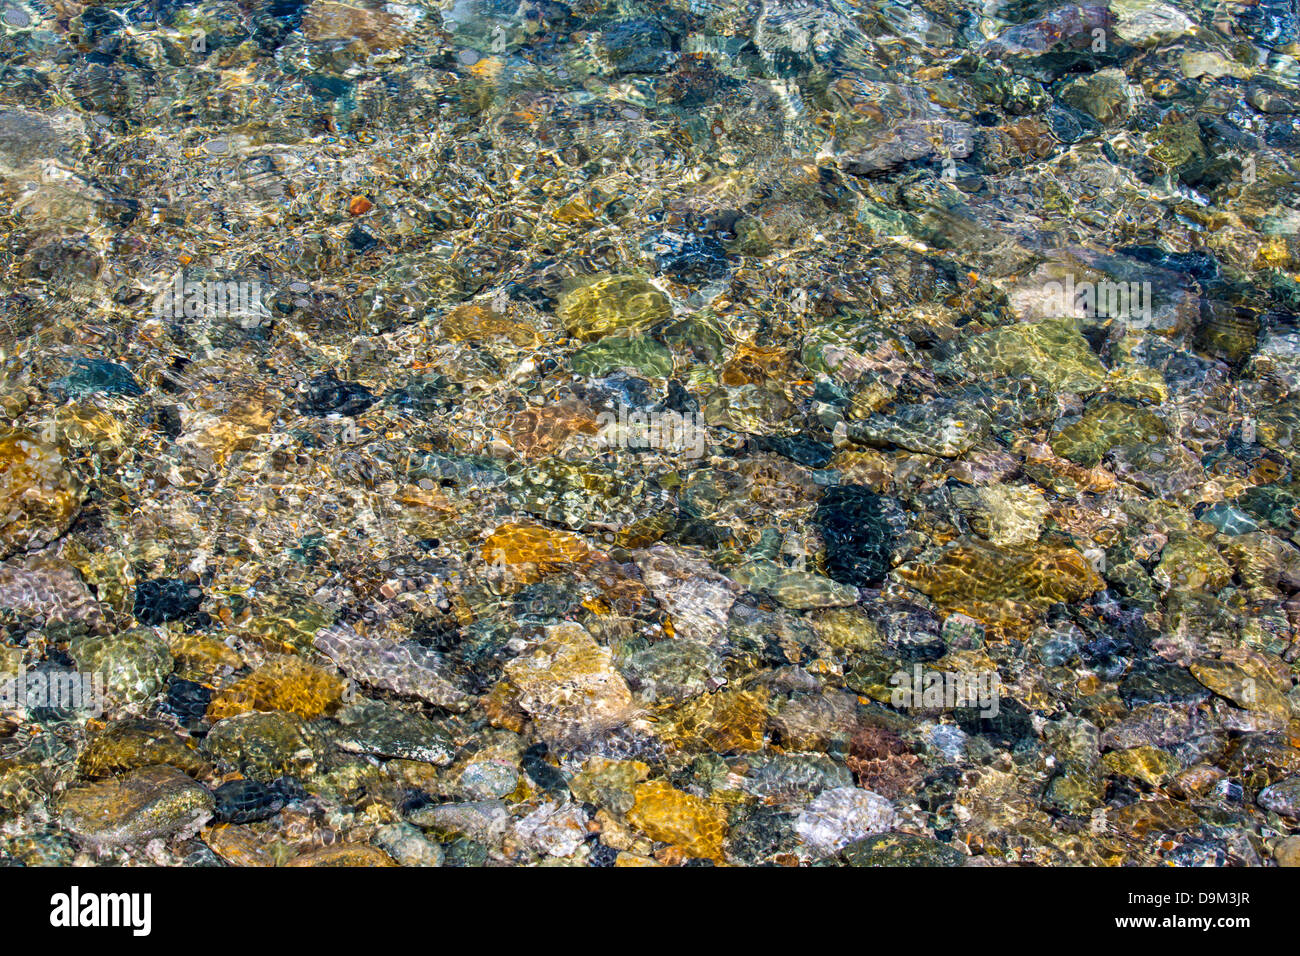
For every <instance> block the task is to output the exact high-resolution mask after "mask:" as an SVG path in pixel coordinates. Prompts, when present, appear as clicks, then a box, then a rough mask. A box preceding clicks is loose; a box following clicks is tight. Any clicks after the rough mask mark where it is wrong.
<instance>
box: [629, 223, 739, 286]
mask: <svg viewBox="0 0 1300 956" xmlns="http://www.w3.org/2000/svg"><path fill="white" fill-rule="evenodd" d="M642 246H643V248H645V250H646V251H647V252H651V253H653V254H654V257H655V267H656V268H657V269H658V270H659V271H660V272H662V273H667V274H668V275H673V276H676V277H677V278H679V279H683V280H692V279H693V280H707V279H720V278H722V277H723V276H725V275H726V274H727V273H728V272H729V271H730V270H731V266H730V264H729V263H728V262H727V250H726V249H725V248H724V247H723V245H722V243H721V242H719V241H718V240H717V239H715V238H713V237H712V236H700V235H696V234H695V233H692V232H675V231H665V232H657V233H655V234H654V235H651V236H647V237H646V239H645V242H644V243H643V244H642Z"/></svg>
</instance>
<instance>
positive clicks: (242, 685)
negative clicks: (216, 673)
mask: <svg viewBox="0 0 1300 956" xmlns="http://www.w3.org/2000/svg"><path fill="white" fill-rule="evenodd" d="M347 686H348V685H347V681H346V680H344V679H343V678H342V677H339V676H338V675H337V674H333V673H331V672H330V671H327V670H325V669H324V668H322V667H317V666H315V665H314V664H308V663H307V662H306V661H303V660H300V659H299V658H297V657H281V658H279V659H277V660H274V661H271V662H270V663H268V664H263V665H262V666H261V667H259V668H257V669H256V670H255V671H253V673H251V674H249V675H248V676H247V677H245V678H243V679H242V680H239V681H236V682H235V683H234V684H231V685H230V686H229V687H226V688H223V689H222V690H220V691H218V692H217V693H216V694H214V695H213V697H212V702H211V703H210V704H208V719H209V720H211V721H218V720H222V719H224V718H226V717H234V716H235V715H237V714H246V713H248V712H250V711H255V710H257V711H268V710H283V711H288V712H289V713H292V714H297V715H298V716H299V717H304V718H307V719H309V720H310V719H312V718H315V717H320V716H322V715H324V714H332V713H333V712H334V711H335V710H337V709H338V707H339V704H340V703H342V701H343V693H344V691H345V690H347Z"/></svg>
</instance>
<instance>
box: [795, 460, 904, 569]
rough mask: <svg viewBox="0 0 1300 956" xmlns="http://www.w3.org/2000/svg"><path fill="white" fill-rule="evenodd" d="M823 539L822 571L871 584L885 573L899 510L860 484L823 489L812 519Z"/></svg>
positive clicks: (897, 526)
mask: <svg viewBox="0 0 1300 956" xmlns="http://www.w3.org/2000/svg"><path fill="white" fill-rule="evenodd" d="M813 520H815V521H816V522H817V526H818V528H820V529H821V534H822V540H823V541H824V542H825V543H826V573H827V574H828V575H829V576H830V577H831V579H832V580H835V581H838V582H840V583H841V584H852V585H854V586H855V587H872V586H873V585H876V584H879V583H880V582H881V581H883V580H884V578H885V575H887V574H888V573H889V569H890V559H891V558H892V557H893V553H894V543H895V540H896V538H897V535H898V532H899V530H901V525H902V512H901V510H900V509H899V507H898V504H897V503H896V502H895V501H894V500H893V499H891V498H883V497H881V496H880V495H877V494H875V493H874V492H872V491H871V490H870V489H868V488H865V487H863V486H861V485H836V486H834V487H833V488H830V489H828V490H827V492H826V494H825V495H823V496H822V500H821V503H820V504H818V506H817V513H816V515H815V516H814V519H813Z"/></svg>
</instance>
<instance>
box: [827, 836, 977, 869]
mask: <svg viewBox="0 0 1300 956" xmlns="http://www.w3.org/2000/svg"><path fill="white" fill-rule="evenodd" d="M841 853H842V855H843V857H844V861H845V862H846V863H848V864H849V866H961V865H962V864H963V863H965V862H966V854H964V853H962V852H961V850H958V849H957V848H956V847H954V846H950V845H949V844H947V843H940V842H939V841H938V840H933V839H931V838H929V837H923V836H917V835H915V834H913V833H877V834H875V835H874V836H869V837H865V838H864V839H861V840H858V841H856V842H854V843H850V844H849V845H848V846H846V847H845V848H844V849H843V851H841Z"/></svg>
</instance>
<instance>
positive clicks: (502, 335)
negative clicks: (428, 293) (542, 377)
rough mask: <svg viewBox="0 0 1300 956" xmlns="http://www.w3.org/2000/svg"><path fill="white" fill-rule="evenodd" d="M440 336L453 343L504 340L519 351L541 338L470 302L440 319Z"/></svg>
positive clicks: (522, 326) (539, 340)
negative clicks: (518, 348)
mask: <svg viewBox="0 0 1300 956" xmlns="http://www.w3.org/2000/svg"><path fill="white" fill-rule="evenodd" d="M442 334H443V336H444V337H445V338H448V339H450V340H451V341H453V342H475V341H482V340H485V339H505V340H506V341H508V342H510V343H511V344H512V345H516V346H518V347H520V348H535V347H536V346H537V345H539V344H540V343H541V336H540V335H538V334H537V330H536V329H534V328H533V327H532V326H530V325H528V324H526V323H524V322H519V321H516V320H514V319H511V318H508V317H506V316H504V315H502V314H501V313H499V312H496V311H494V310H493V309H492V308H490V307H489V306H485V305H480V304H478V303H473V302H471V303H468V304H466V305H462V306H458V307H457V308H455V309H452V310H451V311H450V312H449V313H447V315H446V316H445V317H444V318H443V320H442Z"/></svg>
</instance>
